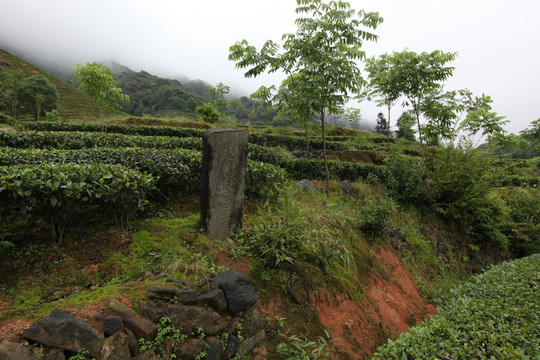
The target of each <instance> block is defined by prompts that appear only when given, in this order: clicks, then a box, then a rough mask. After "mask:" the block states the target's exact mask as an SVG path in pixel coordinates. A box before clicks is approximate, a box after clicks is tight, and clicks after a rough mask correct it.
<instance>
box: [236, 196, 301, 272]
mask: <svg viewBox="0 0 540 360" xmlns="http://www.w3.org/2000/svg"><path fill="white" fill-rule="evenodd" d="M293 197H294V191H293V190H292V188H289V189H286V190H285V191H282V192H281V193H280V196H278V198H277V203H276V206H272V207H268V208H265V209H261V210H260V211H259V216H260V220H259V222H258V223H257V224H254V226H253V227H251V228H250V229H248V230H247V231H245V232H244V234H243V237H244V239H245V241H246V242H247V246H248V247H249V249H250V250H251V251H252V252H253V253H255V254H257V256H258V257H259V258H260V259H261V261H262V263H263V264H264V265H265V266H267V267H269V268H280V267H284V266H287V265H291V264H294V262H295V261H296V260H297V259H298V258H299V257H301V255H302V247H303V245H304V244H305V243H306V241H307V238H306V236H305V234H304V228H303V221H302V218H301V216H300V215H301V214H300V208H299V206H298V204H297V203H296V202H295V200H294V199H293Z"/></svg>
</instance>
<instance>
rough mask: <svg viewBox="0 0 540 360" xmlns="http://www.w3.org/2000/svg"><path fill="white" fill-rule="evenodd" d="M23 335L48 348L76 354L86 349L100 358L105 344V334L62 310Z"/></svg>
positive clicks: (55, 311)
mask: <svg viewBox="0 0 540 360" xmlns="http://www.w3.org/2000/svg"><path fill="white" fill-rule="evenodd" d="M22 335H23V337H25V338H26V339H29V340H32V341H35V342H38V343H40V344H43V345H45V346H47V347H54V348H58V349H64V350H68V351H72V352H75V353H76V352H78V351H79V350H81V349H82V348H85V349H86V350H88V353H89V354H90V355H92V356H94V357H99V350H100V348H101V345H102V343H103V334H101V333H99V332H97V330H95V329H94V328H92V327H91V326H90V325H88V324H87V323H86V322H84V321H82V320H77V319H75V318H74V317H73V316H71V315H70V314H69V313H68V312H67V311H64V310H60V309H54V310H53V311H52V312H51V314H50V315H49V316H46V317H44V318H43V319H41V320H40V321H38V322H37V323H34V324H32V325H31V326H30V327H29V328H28V329H27V330H25V331H23V333H22Z"/></svg>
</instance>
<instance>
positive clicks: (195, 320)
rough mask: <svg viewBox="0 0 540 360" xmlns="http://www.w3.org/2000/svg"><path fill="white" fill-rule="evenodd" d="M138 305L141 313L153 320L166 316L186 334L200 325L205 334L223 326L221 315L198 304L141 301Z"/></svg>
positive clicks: (213, 333) (211, 333) (213, 332)
mask: <svg viewBox="0 0 540 360" xmlns="http://www.w3.org/2000/svg"><path fill="white" fill-rule="evenodd" d="M139 307H140V309H141V313H142V314H144V315H145V316H147V317H148V318H149V319H152V321H154V322H158V321H159V319H160V318H162V317H164V316H168V317H169V318H170V319H171V322H172V324H173V325H174V326H176V327H178V328H180V330H182V332H184V333H187V334H191V333H192V332H193V331H194V330H195V329H197V328H198V327H201V328H202V329H203V331H204V333H205V334H207V335H215V334H217V333H218V332H220V330H221V329H222V327H223V324H222V322H221V316H219V314H218V313H216V312H215V311H212V310H209V309H207V308H202V307H199V306H184V305H178V304H165V303H153V302H141V303H140V304H139Z"/></svg>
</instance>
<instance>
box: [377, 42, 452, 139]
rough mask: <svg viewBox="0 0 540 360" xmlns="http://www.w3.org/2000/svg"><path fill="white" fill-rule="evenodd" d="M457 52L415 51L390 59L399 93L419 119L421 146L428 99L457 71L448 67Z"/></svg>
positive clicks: (417, 120) (406, 51)
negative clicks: (423, 116)
mask: <svg viewBox="0 0 540 360" xmlns="http://www.w3.org/2000/svg"><path fill="white" fill-rule="evenodd" d="M456 56H457V53H455V52H454V53H444V52H442V51H440V50H435V51H433V52H431V53H427V52H422V53H420V54H417V53H416V52H414V51H408V50H405V51H402V52H394V53H392V55H389V56H388V58H387V59H388V61H389V62H390V67H391V68H392V69H393V70H394V71H395V73H394V79H393V80H394V81H395V84H396V86H397V87H398V89H399V92H400V93H401V94H402V95H403V96H404V97H405V98H406V101H405V102H404V105H405V106H411V107H412V111H413V112H414V114H415V116H416V122H417V127H418V139H419V140H420V142H421V143H422V126H421V124H420V115H421V113H422V105H423V104H424V102H425V100H426V98H427V97H428V96H429V95H430V94H433V93H436V92H438V91H440V89H441V88H442V82H443V81H445V80H446V79H448V78H449V77H450V76H452V74H453V72H454V68H453V67H451V66H446V64H447V63H448V62H450V61H452V60H454V59H455V58H456Z"/></svg>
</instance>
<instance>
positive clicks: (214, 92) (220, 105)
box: [208, 82, 231, 116]
mask: <svg viewBox="0 0 540 360" xmlns="http://www.w3.org/2000/svg"><path fill="white" fill-rule="evenodd" d="M230 90H231V88H230V87H229V86H227V85H224V84H223V83H222V82H220V83H218V84H216V87H213V88H210V89H208V94H209V95H210V103H211V104H212V105H214V107H215V108H216V109H217V110H218V111H219V112H220V113H221V115H222V116H225V115H226V112H227V100H225V95H227V94H228V93H229V91H230Z"/></svg>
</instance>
